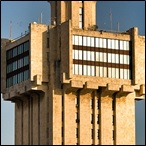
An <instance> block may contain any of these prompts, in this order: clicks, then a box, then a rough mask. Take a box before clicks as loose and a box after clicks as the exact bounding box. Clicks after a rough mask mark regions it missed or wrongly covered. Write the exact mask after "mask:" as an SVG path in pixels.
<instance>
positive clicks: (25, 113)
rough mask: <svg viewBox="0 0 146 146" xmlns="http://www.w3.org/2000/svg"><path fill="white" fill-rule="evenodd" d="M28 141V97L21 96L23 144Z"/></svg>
mask: <svg viewBox="0 0 146 146" xmlns="http://www.w3.org/2000/svg"><path fill="white" fill-rule="evenodd" d="M28 144H30V143H29V103H28V98H27V97H26V96H25V97H23V145H28Z"/></svg>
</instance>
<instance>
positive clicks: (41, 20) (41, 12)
mask: <svg viewBox="0 0 146 146" xmlns="http://www.w3.org/2000/svg"><path fill="white" fill-rule="evenodd" d="M41 24H42V12H41Z"/></svg>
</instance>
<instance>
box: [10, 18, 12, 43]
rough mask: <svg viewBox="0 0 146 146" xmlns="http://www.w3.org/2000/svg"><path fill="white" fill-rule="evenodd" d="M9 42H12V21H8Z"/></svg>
mask: <svg viewBox="0 0 146 146" xmlns="http://www.w3.org/2000/svg"><path fill="white" fill-rule="evenodd" d="M10 40H12V21H10Z"/></svg>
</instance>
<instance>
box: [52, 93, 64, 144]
mask: <svg viewBox="0 0 146 146" xmlns="http://www.w3.org/2000/svg"><path fill="white" fill-rule="evenodd" d="M55 92H56V93H55ZM55 92H54V93H53V97H52V98H53V99H52V100H53V115H52V116H53V129H52V130H53V144H55V145H61V142H62V137H61V127H62V119H61V115H62V104H61V102H62V94H61V93H59V92H57V91H55Z"/></svg>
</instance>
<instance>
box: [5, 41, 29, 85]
mask: <svg viewBox="0 0 146 146" xmlns="http://www.w3.org/2000/svg"><path fill="white" fill-rule="evenodd" d="M6 60H7V68H6V78H7V84H6V87H10V86H13V85H15V84H17V83H20V82H22V81H25V80H27V79H28V78H29V41H27V42H24V43H23V44H21V45H18V46H17V47H14V48H12V49H10V50H8V51H7V53H6Z"/></svg>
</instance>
